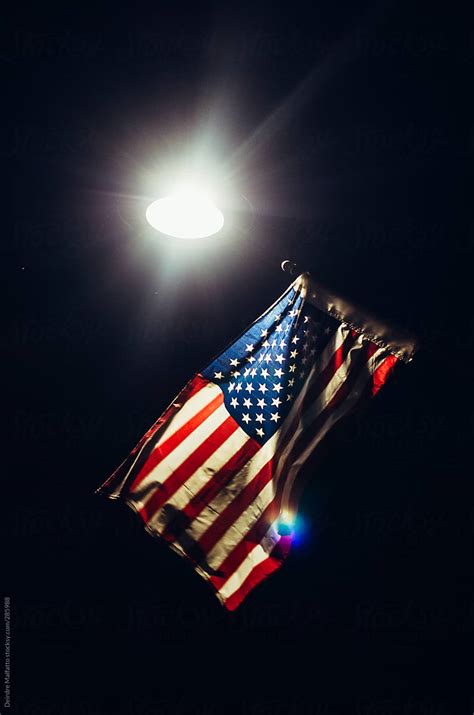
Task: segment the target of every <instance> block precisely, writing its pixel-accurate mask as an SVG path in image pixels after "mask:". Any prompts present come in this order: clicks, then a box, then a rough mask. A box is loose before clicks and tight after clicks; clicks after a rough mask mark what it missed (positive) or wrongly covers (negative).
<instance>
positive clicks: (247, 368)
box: [244, 367, 250, 377]
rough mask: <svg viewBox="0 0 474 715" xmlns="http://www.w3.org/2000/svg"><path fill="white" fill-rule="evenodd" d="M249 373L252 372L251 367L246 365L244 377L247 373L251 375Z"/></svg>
mask: <svg viewBox="0 0 474 715" xmlns="http://www.w3.org/2000/svg"><path fill="white" fill-rule="evenodd" d="M249 374H250V368H249V367H246V368H245V370H244V377H247V375H249Z"/></svg>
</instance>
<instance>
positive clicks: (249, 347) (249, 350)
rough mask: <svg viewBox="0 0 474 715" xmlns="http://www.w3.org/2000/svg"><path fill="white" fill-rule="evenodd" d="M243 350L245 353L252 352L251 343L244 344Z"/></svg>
mask: <svg viewBox="0 0 474 715" xmlns="http://www.w3.org/2000/svg"><path fill="white" fill-rule="evenodd" d="M245 352H246V353H253V345H252V343H250V344H249V345H246V346H245Z"/></svg>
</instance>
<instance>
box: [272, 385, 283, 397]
mask: <svg viewBox="0 0 474 715" xmlns="http://www.w3.org/2000/svg"><path fill="white" fill-rule="evenodd" d="M273 389H274V390H275V392H278V394H280V390H283V388H282V386H281V383H280V382H277V383H276V385H274V386H273Z"/></svg>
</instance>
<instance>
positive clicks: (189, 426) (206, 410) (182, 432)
mask: <svg viewBox="0 0 474 715" xmlns="http://www.w3.org/2000/svg"><path fill="white" fill-rule="evenodd" d="M223 401H224V395H223V393H222V392H220V393H219V394H218V395H216V397H214V399H213V400H211V402H209V403H208V404H207V405H206V406H205V407H203V408H202V409H201V410H199V412H196V414H195V415H193V417H191V419H190V420H188V422H186V423H185V424H184V425H182V426H181V427H180V428H179V429H178V430H176V432H175V433H174V434H172V435H171V437H169V438H168V439H167V440H165V441H164V442H163V444H160V445H159V446H158V447H156V448H155V449H154V450H153V452H152V453H151V455H150V457H149V459H148V460H147V461H146V462H145V464H144V465H143V467H142V469H141V470H140V472H139V473H138V475H137V477H136V478H135V480H134V482H133V484H132V486H131V487H130V491H132V492H133V491H134V490H135V489H136V488H137V487H138V485H139V484H140V483H141V482H142V481H143V480H144V479H145V477H147V476H148V474H150V472H152V471H153V469H155V467H157V466H158V464H160V462H162V461H163V460H164V459H166V457H168V455H169V454H171V452H172V451H173V450H174V449H176V447H177V446H178V445H179V444H180V443H181V442H182V441H183V440H184V439H186V437H188V436H189V435H190V434H191V432H194V430H195V429H196V428H197V427H199V425H201V424H202V423H203V422H204V420H206V419H207V418H208V417H209V416H210V415H212V413H213V412H215V411H216V410H217V408H218V407H220V406H221V405H222V403H223Z"/></svg>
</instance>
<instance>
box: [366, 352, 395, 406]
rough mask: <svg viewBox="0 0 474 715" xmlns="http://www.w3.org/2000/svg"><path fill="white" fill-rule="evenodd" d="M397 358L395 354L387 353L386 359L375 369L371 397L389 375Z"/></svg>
mask: <svg viewBox="0 0 474 715" xmlns="http://www.w3.org/2000/svg"><path fill="white" fill-rule="evenodd" d="M397 362H398V358H397V357H396V356H395V355H389V356H388V358H387V359H386V360H384V361H383V363H382V364H381V365H379V367H378V368H377V369H376V371H375V372H374V374H373V377H372V397H373V396H374V395H376V394H377V392H378V391H379V390H380V388H381V387H382V385H383V384H384V382H385V381H386V380H387V378H388V377H389V375H390V373H391V372H392V370H393V368H394V367H395V365H396V363H397Z"/></svg>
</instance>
